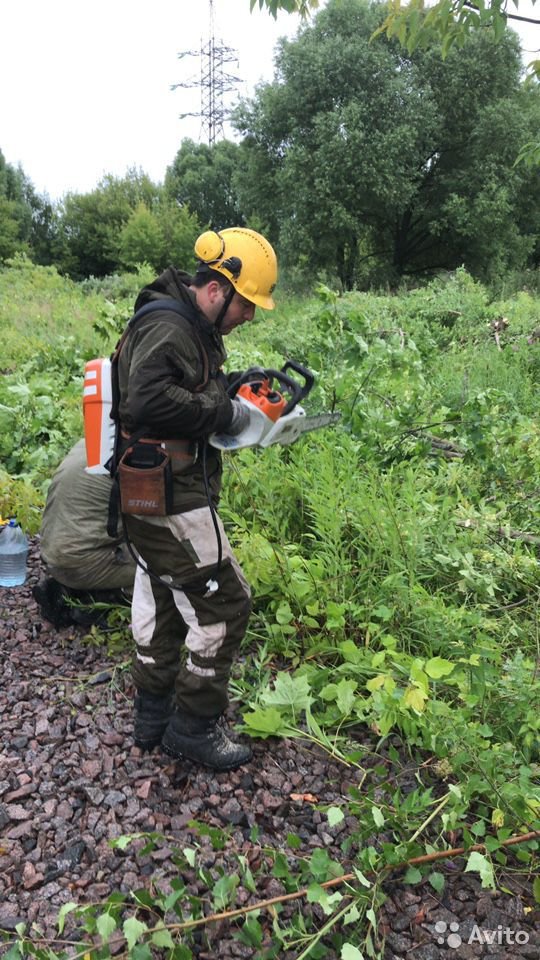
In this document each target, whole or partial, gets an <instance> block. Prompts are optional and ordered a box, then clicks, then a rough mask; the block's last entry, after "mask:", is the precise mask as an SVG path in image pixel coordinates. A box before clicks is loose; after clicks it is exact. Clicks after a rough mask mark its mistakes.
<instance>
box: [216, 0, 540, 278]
mask: <svg viewBox="0 0 540 960" xmlns="http://www.w3.org/2000/svg"><path fill="white" fill-rule="evenodd" d="M382 16H383V12H382V9H381V7H380V6H379V5H372V6H368V5H367V4H366V3H364V2H362V0H331V2H329V3H328V5H327V6H326V7H325V9H323V10H322V11H321V12H320V13H319V14H318V15H317V16H316V17H315V19H314V21H313V23H312V24H311V25H309V26H306V27H305V28H304V29H303V31H302V32H301V33H300V35H299V36H298V38H296V39H295V40H292V41H282V42H281V45H280V48H279V51H278V54H277V57H276V79H275V81H274V83H273V84H269V85H265V86H264V87H259V88H258V89H257V92H256V95H255V97H254V99H253V100H252V101H251V102H248V103H245V104H243V106H242V108H241V109H240V111H239V112H238V113H237V116H236V121H235V122H236V124H237V126H238V129H239V130H240V131H241V132H242V133H243V134H244V136H245V139H244V142H243V144H242V149H243V150H244V152H245V154H246V158H247V159H246V164H247V168H248V174H247V176H246V175H244V177H243V181H242V182H243V184H244V186H242V188H241V190H240V196H241V199H242V202H243V204H244V206H246V199H245V195H246V194H249V201H250V203H252V204H253V205H254V207H255V208H256V209H258V211H259V212H260V215H261V216H263V217H264V218H266V219H267V221H268V222H269V224H270V225H271V229H272V231H273V236H274V239H275V233H276V232H278V234H279V243H280V249H281V251H282V253H284V254H285V256H286V257H287V259H288V260H289V261H292V262H298V257H299V252H300V255H301V257H302V258H303V260H304V262H305V264H306V265H307V266H308V267H309V270H310V272H311V273H312V274H313V272H315V271H317V270H331V271H332V272H335V273H337V274H338V276H339V277H340V279H341V281H342V283H343V284H344V285H345V286H350V285H351V284H352V283H354V282H358V280H359V278H360V276H361V270H362V264H370V265H372V269H371V276H373V275H374V274H375V275H377V276H379V278H386V279H392V277H393V276H400V275H402V274H404V273H408V272H412V271H423V270H429V269H435V268H438V267H443V266H444V267H453V266H456V265H459V264H460V263H462V262H464V261H465V262H469V263H470V264H471V265H474V267H475V269H476V272H477V273H479V274H481V275H487V274H488V273H489V270H490V265H491V264H492V263H493V262H494V257H493V246H494V245H496V247H497V258H496V259H497V263H498V264H499V267H500V266H501V265H502V264H506V266H510V265H515V264H516V260H519V259H520V258H521V259H522V258H523V257H524V256H526V253H527V251H530V250H531V248H532V245H533V241H532V240H531V236H529V235H528V233H527V231H529V234H531V235H532V233H533V228H532V227H527V226H526V225H525V224H523V223H521V222H520V219H519V213H518V212H517V200H518V195H519V193H520V190H521V189H522V181H523V178H524V177H525V179H526V176H527V175H526V174H523V175H522V174H518V173H516V171H514V169H513V162H514V160H515V157H516V152H517V150H516V143H519V142H523V140H522V139H521V141H519V140H517V141H516V140H514V141H512V142H509V140H508V138H505V136H504V135H503V131H504V119H500V120H499V119H498V118H499V114H500V117H502V118H504V117H510V116H514V114H515V115H516V116H515V118H514V119H515V122H514V123H513V125H512V126H513V129H514V130H515V131H516V136H517V135H519V137H521V138H523V137H525V136H527V131H528V130H530V129H534V125H533V124H534V113H535V109H536V114H537V108H538V97H537V96H536V97H534V95H533V94H531V96H532V100H533V103H530V102H529V100H528V98H527V95H526V94H525V93H524V91H523V90H522V89H521V88H520V82H519V75H520V61H519V50H518V46H517V41H516V38H515V37H514V36H513V35H510V34H508V33H507V34H506V35H505V37H504V38H502V39H501V42H500V43H498V44H495V43H494V42H493V41H492V40H491V39H490V38H489V37H488V36H485V35H480V34H477V35H475V36H472V37H471V38H470V39H469V41H468V42H467V43H466V44H465V46H464V47H463V48H462V49H461V50H460V51H451V52H450V54H449V55H448V58H447V60H446V61H444V62H443V61H441V58H440V56H439V55H438V52H437V51H436V50H435V49H433V48H431V49H427V50H417V51H416V52H415V53H414V54H413V55H412V56H405V55H404V51H403V49H402V48H401V47H400V45H399V44H398V43H397V42H396V41H389V40H388V39H386V38H383V37H381V38H380V41H379V42H377V43H372V42H371V37H372V36H373V33H374V32H375V31H376V29H377V27H378V26H379V25H380V23H381V20H382ZM529 99H530V98H529ZM488 110H489V111H491V113H490V116H491V121H492V122H493V123H495V121H497V124H496V126H498V128H499V130H500V131H501V136H500V138H499V139H498V140H497V141H495V142H494V143H493V144H491V145H490V144H489V143H486V141H488V140H489V137H488V134H487V132H486V129H485V124H484V126H483V127H480V126H479V123H480V120H481V118H482V116H483V115H484V114H485V113H486V111H488ZM481 130H483V131H484V132H483V133H482V134H481V133H480V131H481ZM488 147H489V156H490V158H491V159H490V166H489V177H487V178H486V177H484V178H483V179H482V177H481V176H480V174H479V171H482V167H483V162H484V160H483V152H484V153H485V152H486V151H487V150H488ZM512 151H513V152H512ZM529 180H530V178H529ZM500 190H504V204H503V203H502V201H501V200H500V197H499V198H498V196H497V195H498V192H499V191H500ZM473 199H475V200H476V203H477V206H476V213H475V214H474V215H475V216H477V215H478V214H479V212H480V211H481V213H482V224H483V227H482V230H481V231H480V230H476V231H474V230H473V229H472V224H471V222H470V218H469V221H468V222H466V221H465V220H464V219H463V208H464V206H466V205H467V204H470V203H471V201H472V200H473ZM538 202H539V199H538V190H536V193H534V199H533V207H534V204H536V207H535V209H537V205H538ZM503 208H504V209H503ZM503 214H504V215H503ZM488 235H489V243H488V242H487V241H488ZM518 238H522V239H523V242H521V240H520V242H519V243H518V242H517V240H518ZM373 265H374V266H375V267H378V268H380V267H382V268H383V272H382V274H381V271H380V269H379V270H378V273H377V271H374V269H373Z"/></svg>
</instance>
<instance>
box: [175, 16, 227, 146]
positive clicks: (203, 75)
mask: <svg viewBox="0 0 540 960" xmlns="http://www.w3.org/2000/svg"><path fill="white" fill-rule="evenodd" d="M209 6H210V32H209V37H208V40H207V42H206V43H203V41H202V40H201V48H200V50H182V51H181V52H180V53H179V54H178V59H179V60H183V59H184V57H200V65H201V71H200V77H192V78H191V79H189V80H185V81H182V82H180V83H173V84H171V90H177V89H178V88H179V87H184V88H186V87H200V91H201V108H200V110H196V111H194V112H191V113H181V114H180V120H183V119H184V118H185V117H200V118H201V130H202V132H203V133H206V134H207V136H208V144H209V146H212V145H213V144H214V143H215V142H216V140H218V139H219V138H220V137H223V123H224V121H225V120H226V119H227V117H229V116H230V112H231V111H230V109H228V108H227V107H226V106H225V103H224V95H225V94H226V93H230V92H231V91H232V90H234V89H235V87H236V84H238V83H241V82H242V81H241V78H240V77H236V76H233V75H232V74H230V73H227V72H226V71H225V64H227V63H234V62H236V64H237V66H238V65H239V64H238V51H236V50H234V49H233V48H232V47H227V46H225V44H223V43H222V42H221V40H216V37H215V33H214V30H215V24H214V0H209Z"/></svg>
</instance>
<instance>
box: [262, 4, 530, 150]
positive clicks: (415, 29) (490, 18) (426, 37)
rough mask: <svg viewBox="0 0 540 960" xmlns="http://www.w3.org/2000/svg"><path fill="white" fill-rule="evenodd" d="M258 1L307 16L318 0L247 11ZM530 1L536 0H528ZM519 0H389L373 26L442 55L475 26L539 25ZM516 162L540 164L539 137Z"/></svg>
mask: <svg viewBox="0 0 540 960" xmlns="http://www.w3.org/2000/svg"><path fill="white" fill-rule="evenodd" d="M257 2H258V4H259V8H260V9H262V8H263V7H266V8H267V9H268V10H269V12H270V13H271V14H272V15H273V16H274V17H276V16H277V13H278V11H279V10H284V11H285V12H287V13H300V14H301V16H302V17H304V18H307V17H308V16H309V14H310V12H311V11H312V10H314V9H315V8H316V7H317V6H318V0H250V7H251V10H253V8H254V7H255V6H256V4H257ZM531 2H532V3H533V4H535V3H536V0H531ZM519 9H520V8H519V0H510V3H509V2H508V0H436V2H435V3H430V4H429V5H428V4H426V0H407V2H402V0H393V2H392V3H391V4H389V5H388V13H387V16H386V18H385V20H384V22H383V23H382V24H381V25H380V26H379V28H378V29H377V31H376V33H375V36H376V35H377V34H379V33H383V34H386V35H387V36H388V37H397V38H398V39H399V41H400V43H401V44H402V46H404V47H406V49H407V51H408V52H409V53H412V52H413V50H415V49H416V48H417V47H420V46H427V45H430V44H432V43H433V41H434V40H436V41H438V42H439V43H440V45H441V53H442V56H443V58H444V57H445V56H446V55H447V53H448V51H449V50H450V48H451V47H452V46H453V45H457V46H461V45H462V44H463V43H464V42H465V40H466V38H467V37H468V36H469V35H470V34H471V33H472V32H474V31H476V30H478V29H480V28H481V29H482V30H486V29H487V30H489V31H490V32H491V34H492V36H493V37H494V39H495V40H498V39H500V38H501V36H503V34H504V29H505V27H506V25H507V24H508V23H510V24H512V23H514V24H517V23H518V22H524V23H529V24H533V25H534V26H537V27H538V26H540V18H537V17H526V16H522V15H521V14H520V13H519V12H518V11H519ZM528 69H529V75H530V77H531V78H535V79H536V80H540V59H535V60H532V61H531V62H530V63H529V65H528ZM518 161H519V162H525V163H527V164H529V165H538V164H540V140H538V138H535V139H534V140H530V141H528V142H527V143H524V144H523V145H522V147H521V150H520V152H519V154H518Z"/></svg>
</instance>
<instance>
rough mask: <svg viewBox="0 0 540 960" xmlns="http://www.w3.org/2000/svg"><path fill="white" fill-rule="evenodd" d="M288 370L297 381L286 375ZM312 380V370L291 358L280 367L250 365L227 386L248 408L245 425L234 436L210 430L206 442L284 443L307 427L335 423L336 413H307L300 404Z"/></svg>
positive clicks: (221, 445) (222, 446)
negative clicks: (311, 414)
mask: <svg viewBox="0 0 540 960" xmlns="http://www.w3.org/2000/svg"><path fill="white" fill-rule="evenodd" d="M291 371H292V372H294V373H295V374H296V375H297V376H298V377H300V378H301V380H302V382H301V383H299V382H298V380H297V379H295V378H294V377H292V376H290V372H291ZM314 382H315V377H314V376H313V374H312V373H311V372H310V371H309V370H307V369H306V367H303V366H302V365H301V364H299V363H296V362H295V361H294V360H287V362H286V363H285V365H284V366H283V367H282V368H281V370H272V369H265V368H263V367H250V369H249V370H246V371H245V373H242V374H241V375H240V376H239V377H238V378H237V379H236V380H235V381H233V383H232V384H231V386H230V388H229V393H230V395H231V396H234V397H235V398H236V400H237V401H238V402H239V403H241V404H243V405H244V406H245V407H247V409H248V410H249V424H248V426H247V427H245V428H244V430H242V431H241V433H239V434H238V435H237V436H235V437H231V436H230V435H229V434H227V433H213V434H212V435H211V436H210V438H209V443H210V444H211V446H213V447H217V449H218V450H242V449H243V448H244V447H270V446H272V444H274V443H279V444H281V445H282V446H286V445H287V444H289V443H294V442H295V440H298V438H299V437H301V436H302V434H304V433H307V432H308V431H310V430H319V429H320V428H321V427H328V426H331V425H332V424H334V423H337V421H338V420H339V419H340V414H339V413H319V414H316V415H314V416H307V414H306V411H305V410H304V408H303V407H302V406H300V401H301V400H303V399H304V398H305V397H307V395H308V393H309V392H310V390H311V388H312V386H313V384H314ZM274 383H275V385H274Z"/></svg>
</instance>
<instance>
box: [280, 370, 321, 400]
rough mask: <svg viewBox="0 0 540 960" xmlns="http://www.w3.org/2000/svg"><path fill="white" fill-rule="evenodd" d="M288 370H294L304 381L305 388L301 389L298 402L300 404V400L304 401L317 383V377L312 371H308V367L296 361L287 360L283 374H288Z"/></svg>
mask: <svg viewBox="0 0 540 960" xmlns="http://www.w3.org/2000/svg"><path fill="white" fill-rule="evenodd" d="M287 370H294V372H295V373H297V374H298V375H299V376H300V377H302V380H303V381H304V386H303V387H302V388H301V391H300V396H299V398H298V400H297V401H296V402H297V403H298V401H299V400H303V399H304V397H307V395H308V393H309V392H310V390H311V388H312V386H313V384H314V383H315V377H314V375H313V374H312V372H311V370H308V368H307V367H304V366H303V365H302V364H301V363H298V362H297V361H296V360H287V362H286V363H285V364H284V365H283V366H282V368H281V372H282V373H286V371H287Z"/></svg>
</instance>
